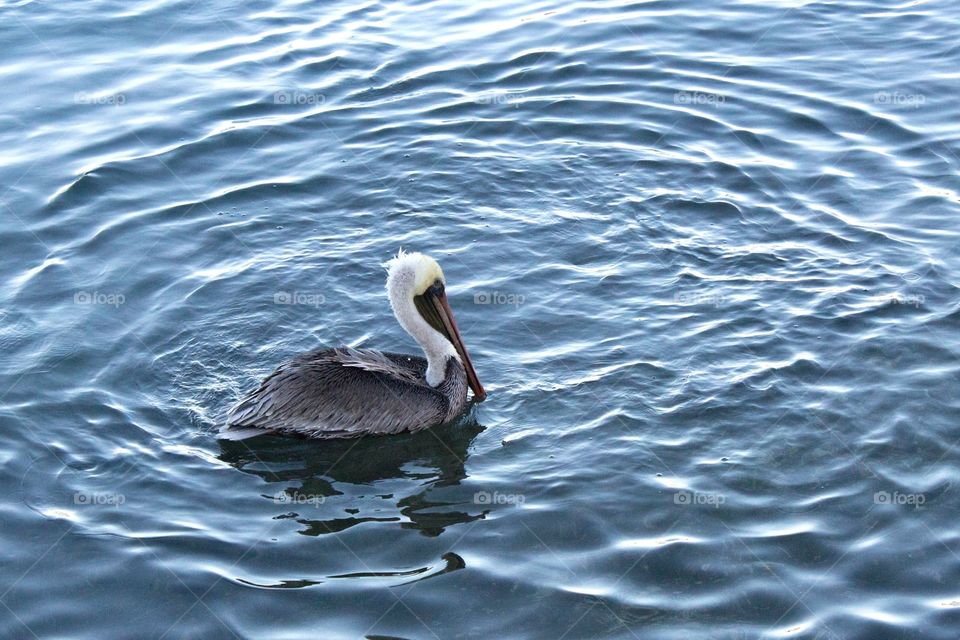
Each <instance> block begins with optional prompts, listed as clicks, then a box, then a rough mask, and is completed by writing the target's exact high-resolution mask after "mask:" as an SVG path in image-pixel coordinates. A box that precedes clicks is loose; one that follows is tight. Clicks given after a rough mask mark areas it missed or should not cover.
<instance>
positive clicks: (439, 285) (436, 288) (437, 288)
mask: <svg viewBox="0 0 960 640" xmlns="http://www.w3.org/2000/svg"><path fill="white" fill-rule="evenodd" d="M430 293H432V294H433V295H435V296H439V295H441V294H442V293H443V281H442V280H440V279H439V278H438V279H436V280H434V281H433V285H432V286H431V287H430Z"/></svg>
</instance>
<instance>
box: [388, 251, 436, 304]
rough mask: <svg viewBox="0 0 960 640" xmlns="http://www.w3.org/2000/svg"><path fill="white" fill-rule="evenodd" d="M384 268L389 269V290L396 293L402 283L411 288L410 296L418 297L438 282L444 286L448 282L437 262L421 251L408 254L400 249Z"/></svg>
mask: <svg viewBox="0 0 960 640" xmlns="http://www.w3.org/2000/svg"><path fill="white" fill-rule="evenodd" d="M384 266H386V268H387V289H388V290H390V291H394V290H395V287H397V286H399V285H401V283H402V284H403V285H406V287H409V295H411V296H417V295H420V294H422V293H423V292H424V291H426V290H427V289H429V288H430V287H431V286H433V283H435V282H436V281H437V280H439V281H440V282H442V283H444V284H446V282H447V281H446V279H444V277H443V270H442V269H441V268H440V265H439V264H437V261H436V260H434V259H433V258H431V257H430V256H428V255H426V254H424V253H420V252H419V251H413V252H410V253H407V252H405V251H404V250H403V249H400V251H398V252H397V257H395V258H393V259H391V260H389V261H388V262H387V263H386V265H384ZM406 287H405V288H406Z"/></svg>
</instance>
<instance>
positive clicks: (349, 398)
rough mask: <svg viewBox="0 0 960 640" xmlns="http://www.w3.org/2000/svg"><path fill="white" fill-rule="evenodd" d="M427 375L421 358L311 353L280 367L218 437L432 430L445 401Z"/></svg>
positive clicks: (376, 353) (242, 403) (375, 353)
mask: <svg viewBox="0 0 960 640" xmlns="http://www.w3.org/2000/svg"><path fill="white" fill-rule="evenodd" d="M426 368H427V363H426V360H424V359H423V358H418V357H414V356H408V355H403V354H394V353H381V352H379V351H373V350H371V349H351V348H339V349H323V350H317V351H311V352H309V353H305V354H303V355H301V356H298V357H296V358H294V359H293V360H291V361H289V362H287V363H285V364H283V365H281V366H280V368H279V369H277V370H276V371H275V372H274V373H273V374H271V375H270V376H269V377H267V378H266V379H265V380H264V381H263V383H262V384H261V385H260V387H259V388H258V389H256V390H255V391H253V392H252V393H250V394H249V395H247V396H246V397H244V398H243V399H242V400H241V401H240V402H239V403H238V404H237V405H236V406H235V407H234V408H233V409H232V410H231V412H230V416H229V418H228V420H227V426H226V428H225V429H224V430H223V431H221V436H222V437H224V438H228V439H244V438H248V437H252V436H254V435H259V434H263V433H268V432H280V433H290V434H298V435H303V436H308V437H312V438H342V437H350V436H355V435H359V434H360V433H384V434H386V433H398V432H400V431H408V430H416V429H418V428H422V427H428V426H431V425H434V424H438V423H439V422H442V421H443V419H444V417H445V416H446V413H447V409H448V408H449V407H448V405H449V400H448V399H447V398H446V397H445V396H444V395H443V394H442V393H441V392H440V391H438V390H437V389H434V388H432V387H431V386H430V385H428V384H427V382H426V378H425V372H426Z"/></svg>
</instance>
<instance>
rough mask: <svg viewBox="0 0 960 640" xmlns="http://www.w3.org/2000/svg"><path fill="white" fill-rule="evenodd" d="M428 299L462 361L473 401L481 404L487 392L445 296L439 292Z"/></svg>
mask: <svg viewBox="0 0 960 640" xmlns="http://www.w3.org/2000/svg"><path fill="white" fill-rule="evenodd" d="M429 298H430V302H432V303H433V307H434V309H436V311H437V315H439V316H440V321H441V322H442V323H443V328H444V330H445V332H446V334H447V338H448V339H449V340H450V342H452V343H453V348H454V349H456V350H457V353H458V354H460V360H461V361H463V368H464V370H465V371H466V372H467V384H469V385H470V389H471V390H472V391H473V398H474V400H476V401H477V402H482V401H483V399H484V398H486V397H487V392H486V391H484V390H483V386H481V384H480V379H479V378H478V377H477V372H476V370H475V369H474V368H473V362H471V360H470V354H469V353H467V347H466V345H464V344H463V338H462V337H461V336H460V331H459V330H458V329H457V323H456V321H455V320H454V319H453V309H451V308H450V303H448V302H447V294H446V293H445V292H441V293H439V294H432V295H430V296H429Z"/></svg>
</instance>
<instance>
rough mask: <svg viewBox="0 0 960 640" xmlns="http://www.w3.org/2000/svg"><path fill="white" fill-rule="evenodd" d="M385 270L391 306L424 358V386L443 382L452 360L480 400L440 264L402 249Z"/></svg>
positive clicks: (480, 396) (481, 397)
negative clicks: (459, 366) (463, 373)
mask: <svg viewBox="0 0 960 640" xmlns="http://www.w3.org/2000/svg"><path fill="white" fill-rule="evenodd" d="M386 267H387V293H388V294H389V296H390V306H391V307H392V308H393V313H394V315H395V316H396V317H397V321H398V322H399V323H400V326H402V327H403V328H404V330H405V331H406V332H407V333H409V334H410V336H411V337H413V339H414V340H416V341H417V343H418V344H419V345H420V347H421V348H422V349H423V351H424V354H426V356H427V383H428V384H430V385H431V386H434V387H435V386H437V385H438V384H440V383H441V382H443V379H444V376H445V375H446V363H447V359H448V358H451V357H453V358H456V359H457V360H458V361H459V362H461V363H462V364H463V368H464V371H465V372H466V374H467V383H468V384H469V385H470V389H471V390H472V391H473V397H474V398H475V399H476V400H483V399H484V398H485V397H486V396H487V394H486V392H485V391H484V390H483V387H482V386H481V385H480V380H479V378H477V372H476V370H475V369H474V368H473V362H471V360H470V354H469V353H468V352H467V347H466V345H464V344H463V338H462V337H461V335H460V331H459V330H458V329H457V323H456V321H455V320H454V319H453V310H452V309H451V308H450V304H449V303H448V302H447V294H446V285H447V281H446V279H445V278H444V277H443V270H442V269H440V265H439V264H437V261H436V260H434V259H433V258H431V257H430V256H428V255H425V254H422V253H418V252H412V253H405V252H404V251H403V250H402V249H401V250H400V252H399V253H398V254H397V257H396V258H393V259H392V260H390V261H389V262H388V263H387V264H386Z"/></svg>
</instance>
